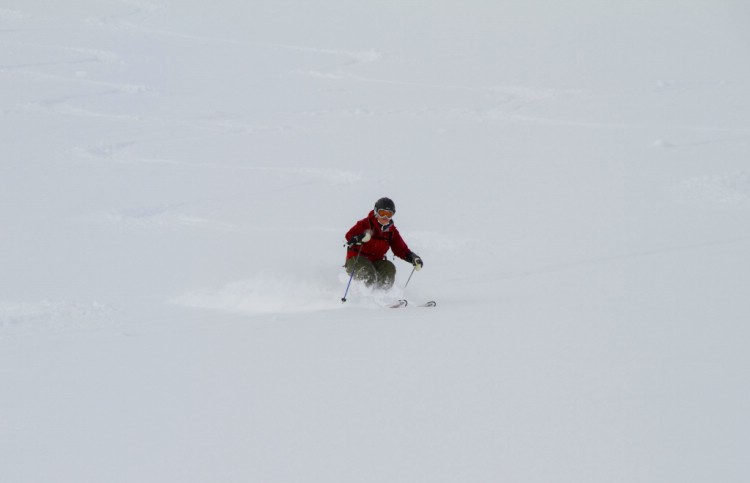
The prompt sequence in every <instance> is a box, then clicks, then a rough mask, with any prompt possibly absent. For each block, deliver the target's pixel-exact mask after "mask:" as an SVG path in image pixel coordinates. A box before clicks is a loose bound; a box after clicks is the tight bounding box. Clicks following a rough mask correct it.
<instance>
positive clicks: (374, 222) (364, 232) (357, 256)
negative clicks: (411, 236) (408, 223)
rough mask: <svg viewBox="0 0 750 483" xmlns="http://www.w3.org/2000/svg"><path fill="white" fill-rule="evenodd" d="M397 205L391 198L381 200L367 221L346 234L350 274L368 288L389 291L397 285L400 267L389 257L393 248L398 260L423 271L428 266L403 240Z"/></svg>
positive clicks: (361, 221)
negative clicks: (396, 223)
mask: <svg viewBox="0 0 750 483" xmlns="http://www.w3.org/2000/svg"><path fill="white" fill-rule="evenodd" d="M395 214H396V205H395V204H394V203H393V201H392V200H391V199H390V198H380V199H379V200H378V201H376V202H375V208H374V209H373V210H372V211H371V212H370V213H368V215H367V217H366V218H363V219H361V220H359V221H358V222H357V223H356V224H355V225H354V226H353V227H351V229H350V230H349V231H348V232H346V241H347V251H346V263H345V264H344V267H345V268H346V273H347V274H349V275H352V273H354V275H353V276H354V278H356V279H357V280H360V281H363V282H364V283H365V285H367V286H375V287H376V288H380V289H384V290H387V289H389V288H391V287H392V286H393V282H394V280H395V279H396V266H395V265H394V264H393V262H391V261H389V260H386V257H385V254H386V252H388V249H389V248H390V249H391V250H392V251H393V254H394V255H396V256H397V257H399V258H401V259H403V260H406V261H407V262H409V263H411V264H412V265H414V269H415V270H420V269H421V268H422V266H423V265H424V263H423V262H422V259H421V258H420V257H419V256H418V255H417V254H416V253H414V252H412V251H411V250H409V247H408V246H407V245H406V242H404V239H403V238H401V234H400V233H399V232H398V229H397V228H396V225H394V224H393V215H395Z"/></svg>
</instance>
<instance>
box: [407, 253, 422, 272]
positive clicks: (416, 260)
mask: <svg viewBox="0 0 750 483" xmlns="http://www.w3.org/2000/svg"><path fill="white" fill-rule="evenodd" d="M409 261H410V262H411V264H412V265H414V270H417V271H419V270H422V267H423V266H424V262H423V261H422V258H420V256H419V255H417V254H416V253H414V252H411V253H410V254H409Z"/></svg>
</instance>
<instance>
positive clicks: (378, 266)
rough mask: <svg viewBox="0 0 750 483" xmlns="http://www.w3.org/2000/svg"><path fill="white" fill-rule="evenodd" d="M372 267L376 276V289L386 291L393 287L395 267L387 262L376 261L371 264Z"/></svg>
mask: <svg viewBox="0 0 750 483" xmlns="http://www.w3.org/2000/svg"><path fill="white" fill-rule="evenodd" d="M373 265H374V267H375V271H376V272H377V275H378V279H377V280H378V282H377V284H378V288H382V289H384V290H388V289H389V288H391V287H393V282H394V281H395V280H396V265H394V264H393V262H391V261H389V260H378V261H376V262H373Z"/></svg>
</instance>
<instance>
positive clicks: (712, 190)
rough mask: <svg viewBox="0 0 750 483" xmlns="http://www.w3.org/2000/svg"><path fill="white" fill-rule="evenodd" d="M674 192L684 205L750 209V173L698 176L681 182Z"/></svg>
mask: <svg viewBox="0 0 750 483" xmlns="http://www.w3.org/2000/svg"><path fill="white" fill-rule="evenodd" d="M672 192H673V196H674V197H675V199H676V200H677V202H679V203H682V204H701V205H705V204H711V205H717V206H723V207H737V208H750V172H748V171H741V172H738V173H724V174H713V175H706V176H697V177H694V178H690V179H686V180H683V181H681V182H680V183H679V184H678V185H677V186H675V187H674V188H673V189H672Z"/></svg>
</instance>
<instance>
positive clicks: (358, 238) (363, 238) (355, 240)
mask: <svg viewBox="0 0 750 483" xmlns="http://www.w3.org/2000/svg"><path fill="white" fill-rule="evenodd" d="M371 238H372V232H371V231H370V230H367V231H366V232H364V233H362V234H361V235H354V236H353V237H351V238H349V240H347V242H346V244H347V245H348V246H349V247H353V246H355V245H361V244H363V243H367V242H368V241H370V239H371Z"/></svg>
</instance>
